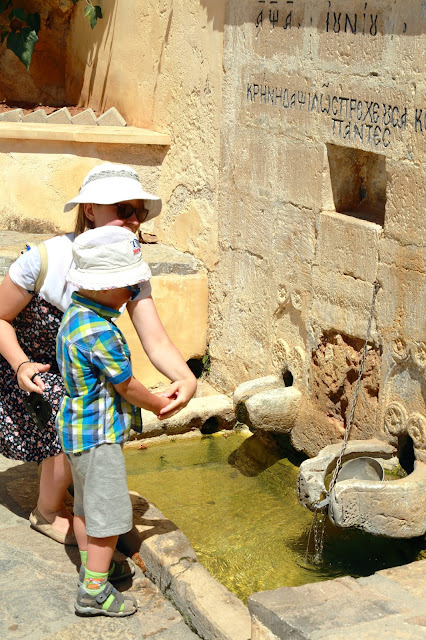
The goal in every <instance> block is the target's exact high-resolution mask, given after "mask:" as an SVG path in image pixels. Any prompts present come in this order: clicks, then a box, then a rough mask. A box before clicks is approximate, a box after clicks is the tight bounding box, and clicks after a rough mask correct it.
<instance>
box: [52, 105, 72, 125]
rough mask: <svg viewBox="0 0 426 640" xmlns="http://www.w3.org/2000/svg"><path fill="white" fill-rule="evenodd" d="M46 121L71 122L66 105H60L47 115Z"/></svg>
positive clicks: (54, 122)
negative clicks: (59, 107) (60, 106)
mask: <svg viewBox="0 0 426 640" xmlns="http://www.w3.org/2000/svg"><path fill="white" fill-rule="evenodd" d="M46 121H47V122H48V123H50V124H72V116H71V114H70V112H69V111H68V109H67V108H66V107H62V109H58V110H57V111H54V112H53V113H51V114H50V115H48V116H47V118H46Z"/></svg>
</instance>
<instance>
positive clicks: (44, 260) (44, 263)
mask: <svg viewBox="0 0 426 640" xmlns="http://www.w3.org/2000/svg"><path fill="white" fill-rule="evenodd" d="M36 247H37V249H38V251H39V253H40V260H41V263H40V273H39V274H38V278H37V280H36V282H35V285H34V293H39V292H40V289H41V288H42V286H43V283H44V280H45V278H46V274H47V267H48V257H47V249H46V245H45V244H44V242H39V243H38V244H37V245H36Z"/></svg>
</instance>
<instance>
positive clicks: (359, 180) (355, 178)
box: [327, 144, 387, 227]
mask: <svg viewBox="0 0 426 640" xmlns="http://www.w3.org/2000/svg"><path fill="white" fill-rule="evenodd" d="M327 155H328V164H329V167H330V179H331V188H332V192H333V199H334V207H335V210H336V211H337V213H344V214H345V215H347V216H352V217H354V218H358V219H360V220H367V221H368V222H374V223H375V224H379V225H381V226H382V227H383V224H384V221H385V207H386V180H387V174H386V158H385V156H382V155H380V154H378V153H370V152H368V151H361V150H360V149H351V148H348V147H339V146H337V145H334V144H327Z"/></svg>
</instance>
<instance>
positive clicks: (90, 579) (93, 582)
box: [83, 567, 108, 596]
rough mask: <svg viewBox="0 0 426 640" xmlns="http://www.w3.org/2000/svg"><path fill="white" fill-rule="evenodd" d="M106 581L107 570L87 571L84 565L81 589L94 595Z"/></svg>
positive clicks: (102, 587)
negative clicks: (99, 571)
mask: <svg viewBox="0 0 426 640" xmlns="http://www.w3.org/2000/svg"><path fill="white" fill-rule="evenodd" d="M107 582H108V572H106V573H97V572H96V571H89V569H88V568H87V567H86V569H85V572H84V582H83V589H84V590H85V591H87V593H90V594H91V595H92V596H96V595H97V594H98V593H100V592H101V591H102V589H104V587H105V585H106V583H107Z"/></svg>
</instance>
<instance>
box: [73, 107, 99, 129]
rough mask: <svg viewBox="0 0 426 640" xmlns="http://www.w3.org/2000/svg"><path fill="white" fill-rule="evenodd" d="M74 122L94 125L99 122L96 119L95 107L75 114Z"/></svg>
mask: <svg viewBox="0 0 426 640" xmlns="http://www.w3.org/2000/svg"><path fill="white" fill-rule="evenodd" d="M72 123H73V124H78V125H84V126H85V125H89V126H92V125H97V124H98V123H97V120H96V114H95V112H94V111H93V109H85V110H84V111H81V112H80V113H77V114H76V115H75V116H73V118H72Z"/></svg>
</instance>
